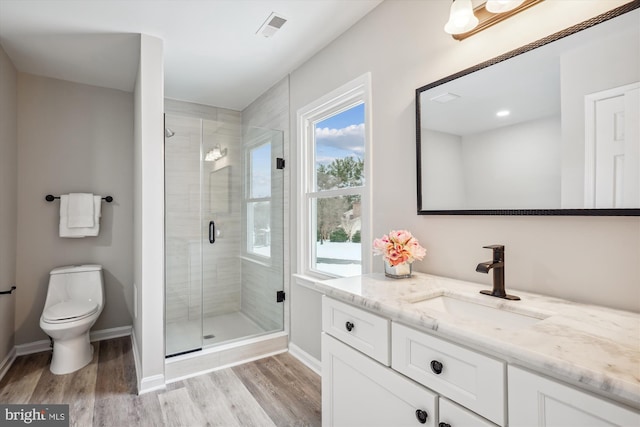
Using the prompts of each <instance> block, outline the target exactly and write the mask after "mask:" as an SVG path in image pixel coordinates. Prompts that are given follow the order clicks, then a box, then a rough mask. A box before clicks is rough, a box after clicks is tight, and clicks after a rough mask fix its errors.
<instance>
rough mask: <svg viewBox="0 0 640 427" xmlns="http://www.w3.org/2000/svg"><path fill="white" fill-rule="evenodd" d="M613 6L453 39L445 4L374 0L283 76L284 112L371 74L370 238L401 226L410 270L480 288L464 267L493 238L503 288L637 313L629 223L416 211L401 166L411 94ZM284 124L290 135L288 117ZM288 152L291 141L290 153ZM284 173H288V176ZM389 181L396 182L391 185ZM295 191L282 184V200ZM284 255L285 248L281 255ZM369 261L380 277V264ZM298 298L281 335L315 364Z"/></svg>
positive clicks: (539, 17) (639, 242) (411, 155)
mask: <svg viewBox="0 0 640 427" xmlns="http://www.w3.org/2000/svg"><path fill="white" fill-rule="evenodd" d="M623 3H625V1H624V0H622V1H617V0H616V1H614V0H612V1H607V2H602V1H570V2H569V1H553V0H549V1H545V2H542V3H540V4H538V5H536V6H535V7H533V8H531V9H528V10H526V11H524V12H522V13H520V14H518V15H516V16H514V17H513V18H511V19H509V20H507V21H505V22H503V23H501V24H499V25H497V26H495V27H493V28H490V29H488V30H486V31H483V32H481V33H479V34H477V35H474V36H472V37H470V38H469V39H466V40H464V41H462V42H459V41H455V40H453V39H452V38H451V37H450V36H449V35H447V34H445V33H444V31H443V30H442V27H443V25H444V22H445V21H446V19H447V16H448V13H449V12H448V9H449V7H450V4H451V2H450V1H449V0H438V1H410V0H404V1H403V0H393V1H385V2H383V3H382V4H381V5H380V6H378V7H377V8H376V9H374V10H373V11H372V12H371V13H369V15H367V16H366V17H364V18H363V19H362V20H361V21H360V22H359V23H357V24H356V25H355V26H354V27H352V28H351V29H350V30H349V31H347V32H346V33H345V34H343V35H342V36H341V37H340V38H338V39H337V40H336V41H334V42H333V43H332V44H330V45H329V46H327V47H326V48H325V49H324V50H323V51H321V52H319V53H318V54H317V55H315V56H314V57H313V58H311V59H310V60H309V61H307V62H306V63H305V64H303V65H302V66H300V67H299V68H298V69H297V70H295V71H294V72H292V73H291V76H290V85H291V117H292V118H295V114H296V111H297V110H298V109H299V108H301V107H303V106H304V105H306V104H308V103H310V102H312V101H314V100H315V99H317V98H319V97H321V96H322V95H324V94H326V93H328V92H330V91H331V90H333V89H335V88H337V87H339V86H340V85H342V84H344V83H345V82H348V81H350V80H352V79H354V78H355V77H357V76H359V75H362V74H363V73H365V72H367V71H371V73H372V102H373V106H372V110H373V129H372V135H373V152H372V153H371V156H370V157H369V159H370V160H371V161H372V167H373V169H372V170H373V180H372V186H373V191H372V193H373V234H374V236H380V235H382V234H383V233H386V232H388V231H389V230H390V229H394V228H407V229H409V230H411V231H412V232H413V233H414V234H415V235H416V236H417V237H418V239H419V240H420V242H421V243H422V244H423V245H424V246H425V247H426V248H427V250H428V253H427V256H426V257H425V260H424V261H421V262H418V263H417V264H416V265H415V267H416V270H418V271H426V272H430V273H434V274H439V275H443V276H449V277H455V278H460V279H465V280H471V281H474V282H481V283H485V284H487V286H489V285H490V281H491V276H490V275H481V274H479V273H476V272H475V266H476V264H477V263H478V262H479V261H484V260H486V259H489V257H490V253H489V252H488V251H487V250H486V249H482V246H483V245H486V244H493V243H502V244H505V245H506V251H507V254H506V256H507V267H506V285H507V288H508V289H525V290H528V291H533V292H538V293H542V294H547V295H553V296H557V297H562V298H567V299H569V300H575V301H581V302H589V303H595V304H602V305H605V306H610V307H616V308H623V309H629V310H635V311H640V287H638V283H640V263H639V262H638V260H639V259H640V219H639V218H637V217H635V218H624V217H623V218H613V217H500V216H495V217H494V216H486V217H482V216H474V217H466V216H418V215H416V214H415V212H416V175H415V174H416V171H415V167H413V166H411V167H407V166H406V165H415V163H416V162H415V103H414V96H415V89H416V88H417V87H420V86H423V85H425V84H428V83H430V82H433V81H436V80H438V79H440V78H443V77H446V76H448V75H451V74H453V73H455V72H457V71H460V70H462V69H465V68H468V67H470V66H473V65H475V64H478V63H480V62H482V61H485V60H487V59H490V58H492V57H495V56H497V55H499V54H501V53H504V52H506V51H509V50H511V49H514V48H517V47H519V46H522V45H524V44H526V43H529V42H532V41H535V40H537V39H539V38H542V37H544V36H547V35H549V34H552V33H554V32H556V31H559V30H562V29H564V28H566V27H568V26H570V25H573V24H576V23H579V22H581V21H584V20H586V19H589V18H591V17H593V16H595V15H598V14H600V13H603V12H605V11H607V10H609V9H611V8H613V7H615V6H618V5H621V4H623ZM291 123H292V132H291V135H295V134H296V132H295V129H294V128H293V126H295V120H292V121H291ZM295 151H296V142H295V141H292V154H291V157H292V158H295ZM291 173H292V176H295V171H291ZM399 182H400V183H404V184H403V185H402V186H398V183H399ZM296 191H297V186H296V182H295V180H292V194H296ZM294 205H295V203H294ZM295 220H296V219H295V217H293V218H292V223H294V222H295ZM294 243H295V242H292V244H294ZM295 252H296V248H295V246H294V247H293V248H292V251H291V253H295ZM292 262H295V259H292ZM374 266H375V270H376V271H381V270H382V261H380V262H379V263H377V264H374ZM292 271H293V272H295V271H296V266H295V265H293V268H292ZM300 303H301V304H305V305H306V306H307V307H303V308H300V307H292V309H291V312H292V320H291V321H292V324H299V325H301V327H300V328H299V329H296V330H293V331H292V335H291V340H292V342H294V343H295V344H297V345H298V346H300V347H301V348H302V349H303V350H305V351H307V352H308V353H310V354H311V355H312V356H315V357H317V358H318V359H319V358H320V354H319V352H318V349H319V345H318V344H316V342H317V341H319V339H320V337H319V328H318V327H317V325H318V322H317V321H316V320H313V321H309V319H308V317H305V315H307V314H308V313H319V309H318V306H319V304H320V297H319V296H317V295H316V296H315V297H308V295H306V294H305V298H304V300H301V301H300ZM292 304H296V302H295V301H292ZM303 325H309V326H310V327H309V328H304V327H303ZM311 337H312V338H311ZM309 340H314V342H313V343H309Z"/></svg>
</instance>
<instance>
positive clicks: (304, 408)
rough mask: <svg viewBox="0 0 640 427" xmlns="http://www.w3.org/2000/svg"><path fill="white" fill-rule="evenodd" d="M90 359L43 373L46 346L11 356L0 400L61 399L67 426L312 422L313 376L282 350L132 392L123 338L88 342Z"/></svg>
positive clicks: (316, 407) (316, 387)
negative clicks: (59, 371) (162, 386)
mask: <svg viewBox="0 0 640 427" xmlns="http://www.w3.org/2000/svg"><path fill="white" fill-rule="evenodd" d="M93 346H94V355H93V360H92V361H91V363H90V364H89V365H87V366H85V367H84V368H82V369H80V370H79V371H76V372H73V373H71V374H68V375H53V374H52V373H51V372H50V371H49V363H50V361H51V352H44V353H36V354H31V355H27V356H21V357H18V358H17V359H16V360H15V362H14V363H13V366H12V367H11V368H10V369H9V371H8V372H7V374H6V375H5V376H4V378H3V379H2V381H0V402H2V403H22V404H25V403H34V404H35V403H37V404H48V403H51V404H54V403H65V404H69V415H70V421H71V423H70V425H72V426H80V427H87V426H109V427H112V426H113V427H124V426H127V427H132V426H153V427H157V426H176V427H197V426H257V427H262V426H265V427H266V426H278V427H279V426H320V424H321V422H320V403H321V397H320V377H319V376H318V375H317V374H316V373H314V372H313V371H311V370H310V369H309V368H307V367H306V366H304V365H303V364H302V363H300V362H299V361H298V360H297V359H295V358H294V357H292V356H291V355H289V354H288V353H283V354H279V355H277V356H273V357H268V358H264V359H260V360H257V361H254V362H250V363H246V364H244V365H240V366H236V367H233V368H228V369H223V370H219V371H215V372H212V373H209V374H204V375H200V376H197V377H194V378H189V379H186V380H182V381H178V382H175V383H172V384H169V385H167V388H166V390H162V391H157V392H152V393H147V394H143V395H142V396H138V395H136V373H135V367H134V361H133V354H132V350H131V340H130V338H129V337H123V338H117V339H113V340H107V341H100V342H96V343H93Z"/></svg>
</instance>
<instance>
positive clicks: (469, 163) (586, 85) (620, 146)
mask: <svg viewBox="0 0 640 427" xmlns="http://www.w3.org/2000/svg"><path fill="white" fill-rule="evenodd" d="M639 7H640V1H639V0H636V1H633V2H631V3H627V4H625V5H623V6H621V7H618V8H616V9H613V10H611V11H609V12H607V13H604V14H602V15H599V16H597V17H595V18H592V19H590V20H588V21H585V22H582V23H580V24H577V25H575V26H572V27H570V28H567V29H566V30H563V31H560V32H558V33H556V34H552V35H550V36H548V37H545V38H543V39H541V40H538V41H536V42H533V43H530V44H528V45H526V46H523V47H521V48H519V49H516V50H513V51H511V52H508V53H506V54H504V55H501V56H499V57H496V58H493V59H491V60H488V61H485V62H483V63H481V64H478V65H476V66H474V67H471V68H469V69H466V70H463V71H461V72H458V73H456V74H453V75H451V76H449V77H446V78H443V79H440V80H438V81H436V82H433V83H430V84H428V85H425V86H422V87H420V88H418V89H416V93H415V96H416V98H415V102H416V152H417V189H418V194H417V200H418V214H419V215H609V216H611V215H616V216H624V215H626V216H638V215H640V9H638V8H639Z"/></svg>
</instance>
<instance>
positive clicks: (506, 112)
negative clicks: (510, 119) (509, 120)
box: [496, 110, 511, 117]
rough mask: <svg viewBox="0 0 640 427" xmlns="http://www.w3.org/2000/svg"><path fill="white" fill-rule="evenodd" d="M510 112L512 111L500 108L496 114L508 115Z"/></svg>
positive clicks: (499, 115)
mask: <svg viewBox="0 0 640 427" xmlns="http://www.w3.org/2000/svg"><path fill="white" fill-rule="evenodd" d="M509 114H511V111H509V110H500V111H498V112H497V113H496V116H498V117H507V116H508V115H509Z"/></svg>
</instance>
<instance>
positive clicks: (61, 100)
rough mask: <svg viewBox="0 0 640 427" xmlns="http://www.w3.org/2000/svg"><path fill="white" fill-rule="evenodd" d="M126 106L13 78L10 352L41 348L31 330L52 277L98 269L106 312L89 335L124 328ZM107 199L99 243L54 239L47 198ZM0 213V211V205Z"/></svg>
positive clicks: (85, 91)
mask: <svg viewBox="0 0 640 427" xmlns="http://www.w3.org/2000/svg"><path fill="white" fill-rule="evenodd" d="M132 157H133V96H132V94H131V93H128V92H123V91H119V90H114V89H105V88H99V87H96V86H89V85H84V84H78V83H71V82H67V81H63V80H56V79H51V78H46V77H39V76H34V75H30V74H25V73H19V74H18V183H17V187H18V199H17V206H18V226H17V230H18V231H17V232H18V243H17V286H18V289H19V292H18V293H17V303H16V325H15V328H16V344H25V343H30V342H34V341H38V340H46V339H47V336H46V335H45V333H44V332H42V330H41V329H40V325H39V321H40V315H41V314H42V308H43V306H44V301H45V297H46V292H47V286H48V282H49V271H51V269H52V268H54V267H57V266H62V265H71V264H88V263H90V264H100V265H102V266H103V274H104V281H105V283H104V290H105V307H104V310H103V312H102V314H101V315H100V317H99V318H98V321H97V322H96V324H95V325H94V327H93V329H96V330H100V329H108V328H115V327H121V326H128V325H130V324H131V313H132V308H133V306H132V282H133V262H132V254H133V253H132V244H133V240H132V237H131V236H132V234H133V221H132V210H133V192H132V190H131V183H132V182H133V162H132ZM70 192H90V193H95V194H100V195H103V196H105V195H111V196H113V198H114V201H113V203H106V202H103V203H102V217H101V219H100V234H99V236H97V237H86V238H81V239H69V238H61V237H59V235H58V224H59V221H60V216H59V211H60V202H59V201H57V200H56V201H54V202H51V203H49V202H46V201H45V200H44V197H45V195H46V194H53V195H60V194H64V193H70ZM3 203H4V201H3Z"/></svg>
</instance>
